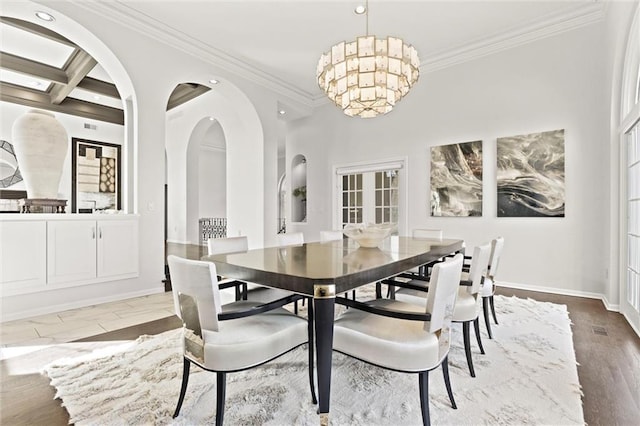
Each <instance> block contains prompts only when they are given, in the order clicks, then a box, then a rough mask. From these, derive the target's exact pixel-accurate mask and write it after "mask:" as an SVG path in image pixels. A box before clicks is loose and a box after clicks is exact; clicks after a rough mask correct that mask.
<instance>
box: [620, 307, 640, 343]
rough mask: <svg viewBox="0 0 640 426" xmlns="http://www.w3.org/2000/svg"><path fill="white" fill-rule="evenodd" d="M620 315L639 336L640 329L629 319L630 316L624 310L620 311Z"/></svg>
mask: <svg viewBox="0 0 640 426" xmlns="http://www.w3.org/2000/svg"><path fill="white" fill-rule="evenodd" d="M622 316H623V317H624V318H625V319H626V320H627V324H629V326H631V329H632V330H633V331H635V332H636V335H637V336H638V337H640V329H638V328H637V327H636V325H635V324H634V323H633V321H631V318H629V317H628V316H627V314H625V313H624V312H623V313H622Z"/></svg>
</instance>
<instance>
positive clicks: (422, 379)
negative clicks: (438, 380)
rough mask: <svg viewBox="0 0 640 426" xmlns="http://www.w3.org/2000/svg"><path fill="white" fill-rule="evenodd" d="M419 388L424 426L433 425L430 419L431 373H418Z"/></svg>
mask: <svg viewBox="0 0 640 426" xmlns="http://www.w3.org/2000/svg"><path fill="white" fill-rule="evenodd" d="M418 387H419V388H420V409H421V410H422V424H423V425H424V426H429V425H431V420H430V419H429V372H428V371H423V372H421V373H418Z"/></svg>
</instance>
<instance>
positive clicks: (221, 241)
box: [207, 236, 289, 301]
mask: <svg viewBox="0 0 640 426" xmlns="http://www.w3.org/2000/svg"><path fill="white" fill-rule="evenodd" d="M207 248H208V253H209V255H215V254H233V253H244V252H246V251H247V250H249V240H248V238H247V237H246V236H240V237H227V238H210V239H209V240H208V241H207ZM222 278H223V277H220V276H218V279H222ZM235 282H237V283H240V284H241V285H239V286H237V287H236V300H240V299H244V300H247V299H248V298H249V295H252V299H253V300H261V301H267V300H275V299H280V298H283V297H286V296H287V295H289V292H287V291H285V290H280V289H275V288H268V287H265V286H262V285H260V284H256V283H252V282H246V281H237V280H235ZM238 289H241V290H240V291H238Z"/></svg>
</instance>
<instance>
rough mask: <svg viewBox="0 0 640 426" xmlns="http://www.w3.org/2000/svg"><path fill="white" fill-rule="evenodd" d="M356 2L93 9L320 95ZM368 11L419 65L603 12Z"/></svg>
mask: <svg viewBox="0 0 640 426" xmlns="http://www.w3.org/2000/svg"><path fill="white" fill-rule="evenodd" d="M363 3H364V0H363V1H354V0H295V1H294V0H261V1H260V0H233V1H231V0H227V1H220V0H212V1H211V0H210V1H175V0H173V1H172V0H164V1H148V0H138V1H135V0H124V1H115V2H102V3H99V5H96V4H95V3H93V4H92V7H96V6H98V8H99V9H100V10H101V11H103V12H108V13H107V14H108V15H110V16H111V17H112V18H118V19H120V20H121V22H128V24H129V25H130V26H131V27H134V26H135V27H137V29H138V30H139V31H141V32H144V33H147V34H152V35H154V36H156V37H158V38H162V39H164V40H165V41H170V42H175V41H176V40H178V41H179V42H180V43H182V45H184V46H187V45H191V46H196V47H197V48H198V49H201V50H204V51H209V53H211V54H212V55H214V56H219V57H227V58H228V59H232V61H240V62H241V63H243V64H246V65H248V67H250V68H252V69H257V70H260V72H261V73H263V74H264V75H266V76H267V78H270V79H273V80H275V81H279V84H284V85H290V86H292V90H294V91H295V92H297V93H301V94H303V95H306V96H308V97H309V98H311V99H317V98H319V97H321V96H322V94H321V92H320V89H319V88H318V87H317V84H316V79H315V70H316V65H317V61H318V58H319V57H320V54H321V53H322V52H323V51H326V50H329V48H330V47H331V46H332V45H333V44H335V43H337V42H340V41H343V40H352V39H354V38H355V37H356V36H359V35H364V33H365V27H366V18H365V17H364V15H360V16H358V15H356V14H355V13H354V12H353V10H354V9H355V6H356V5H358V4H363ZM369 10H370V15H369V33H370V34H374V35H376V36H380V37H384V36H387V35H394V36H399V37H402V38H404V39H405V40H406V41H407V42H409V43H411V44H413V45H414V46H415V47H416V49H417V50H418V53H419V55H420V59H421V63H422V66H421V71H422V72H423V73H424V72H425V70H426V71H429V70H431V69H437V68H442V67H444V66H447V64H451V63H455V62H461V61H463V60H464V58H465V57H466V58H470V57H473V56H478V55H481V54H483V52H490V51H492V50H496V49H501V48H508V47H510V46H511V45H514V44H519V43H523V42H526V41H528V40H531V39H535V38H539V37H544V36H546V35H550V34H555V33H557V32H558V31H562V30H566V29H572V28H575V27H577V26H580V25H585V24H588V23H591V22H594V20H598V19H601V17H602V11H603V8H602V6H601V3H597V2H596V1H594V0H573V1H568V0H565V1H535V0H534V1H518V0H510V1H507V0H503V1H481V0H470V1H424V0H423V1H419V0H413V1H405V0H371V1H370V4H369ZM180 43H178V44H180ZM174 44H175V43H174ZM485 54H486V53H485Z"/></svg>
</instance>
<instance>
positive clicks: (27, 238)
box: [0, 221, 47, 295]
mask: <svg viewBox="0 0 640 426" xmlns="http://www.w3.org/2000/svg"><path fill="white" fill-rule="evenodd" d="M46 282H47V223H46V222H45V221H16V222H13V221H11V222H0V294H2V295H8V294H17V293H22V292H24V291H25V290H28V289H33V288H37V287H44V285H45V284H46Z"/></svg>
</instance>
